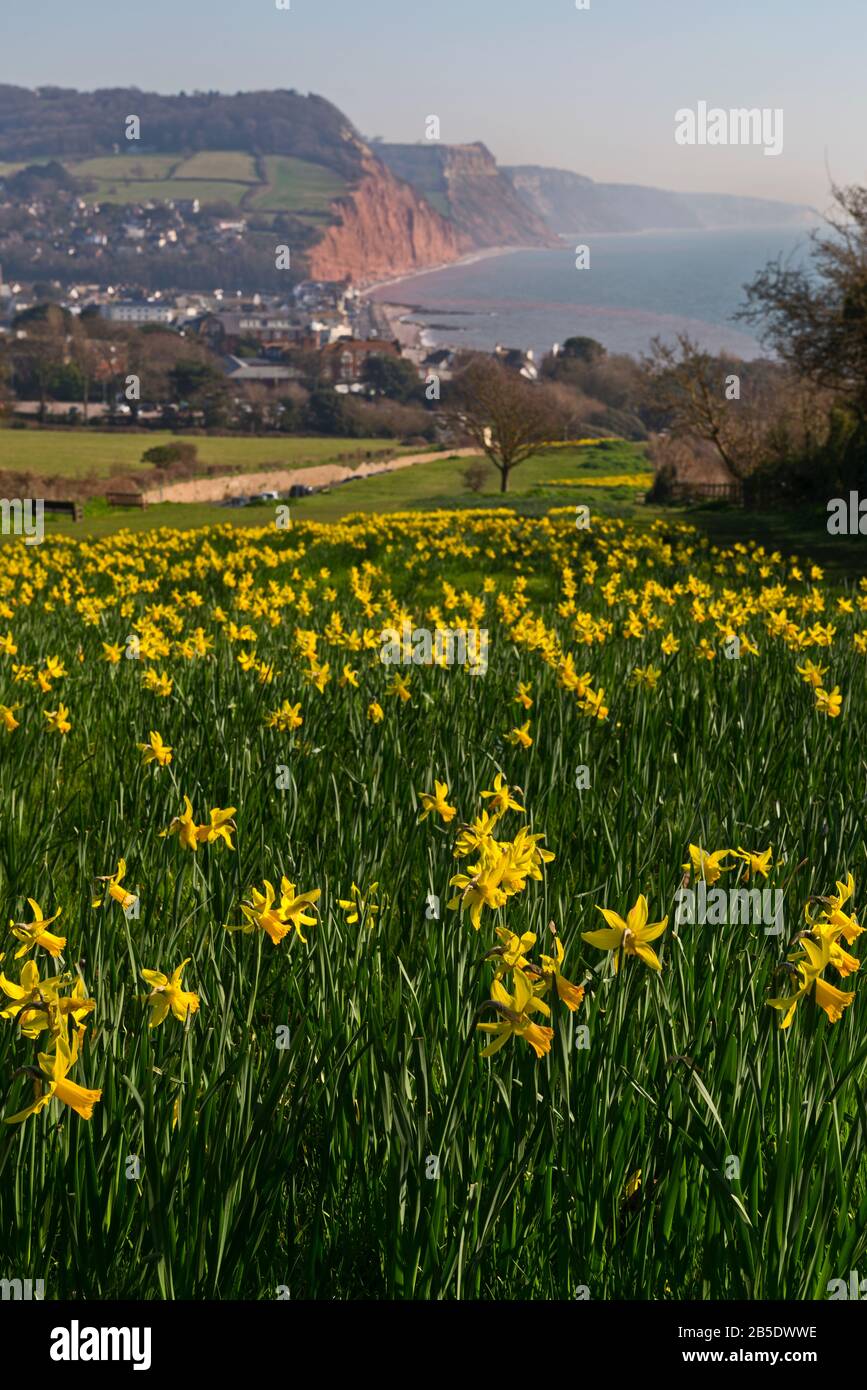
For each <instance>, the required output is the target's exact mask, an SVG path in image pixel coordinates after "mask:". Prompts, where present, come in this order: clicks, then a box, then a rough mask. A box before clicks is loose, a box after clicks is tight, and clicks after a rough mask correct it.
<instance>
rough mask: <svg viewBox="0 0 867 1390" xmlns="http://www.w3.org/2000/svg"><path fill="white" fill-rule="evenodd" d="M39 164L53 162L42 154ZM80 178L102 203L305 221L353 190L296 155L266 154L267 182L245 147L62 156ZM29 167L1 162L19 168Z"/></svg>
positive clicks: (319, 217)
mask: <svg viewBox="0 0 867 1390" xmlns="http://www.w3.org/2000/svg"><path fill="white" fill-rule="evenodd" d="M33 162H34V163H37V164H38V163H47V162H48V156H43V155H40V156H39V157H38V158H35V159H34V161H33ZM60 163H62V164H64V165H65V166H66V167H67V168H68V169H69V171H70V173H72V174H73V175H75V176H76V177H78V178H83V179H93V180H95V181H96V188H95V190H94V191H93V192H92V193H90V194H88V195H87V196H88V197H90V198H91V199H92V200H95V201H99V202H115V203H136V202H146V201H148V200H150V199H153V200H155V201H159V202H164V201H168V200H169V199H174V198H181V199H185V200H192V199H193V198H198V199H199V201H200V202H201V203H202V204H207V203H230V204H231V205H232V206H233V207H248V206H249V207H250V208H251V209H256V210H257V211H263V212H291V213H294V214H296V215H298V216H300V217H301V219H302V220H304V218H305V216H307V217H309V218H310V220H311V221H315V222H317V223H318V222H320V221H322V220H327V217H328V210H329V208H330V205H331V203H332V201H333V200H334V199H335V198H338V197H340V196H341V195H342V194H343V193H345V192H346V191H347V187H348V185H347V183H346V181H345V180H344V179H343V178H341V176H340V175H339V174H337V173H335V172H334V171H333V170H332V169H328V168H326V167H325V166H324V165H321V164H314V163H312V162H311V161H309V160H306V159H297V158H295V157H293V156H290V155H266V156H265V157H264V160H263V164H264V169H265V180H264V181H263V180H262V179H261V178H260V175H259V172H258V168H257V162H256V160H255V159H254V158H253V156H252V155H250V154H246V153H245V152H243V151H241V150H201V151H198V152H197V153H195V154H192V155H185V154H183V153H181V152H178V153H174V154H172V153H168V154H141V155H127V154H118V155H113V156H112V155H103V156H98V157H96V158H93V159H83V160H69V159H64V158H61V159H60ZM19 167H20V168H23V167H24V166H23V165H15V166H13V165H11V164H7V165H0V172H3V171H4V170H5V171H6V172H8V173H13V172H15V169H16V168H19Z"/></svg>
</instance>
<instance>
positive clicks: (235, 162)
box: [172, 150, 259, 183]
mask: <svg viewBox="0 0 867 1390" xmlns="http://www.w3.org/2000/svg"><path fill="white" fill-rule="evenodd" d="M172 177H173V178H176V179H219V180H220V181H223V180H226V179H232V180H234V181H235V182H237V183H258V182H259V177H258V175H257V173H256V161H255V159H254V158H253V156H252V155H251V154H244V152H243V151H242V150H200V151H199V153H198V154H194V155H191V157H190V158H189V159H185V160H184V161H183V163H181V164H178V165H177V167H176V168H175V170H174V173H173V175H172Z"/></svg>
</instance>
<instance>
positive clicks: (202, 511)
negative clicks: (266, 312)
mask: <svg viewBox="0 0 867 1390" xmlns="http://www.w3.org/2000/svg"><path fill="white" fill-rule="evenodd" d="M16 437H17V438H18V439H20V438H21V437H22V435H21V434H20V433H19V432H16ZM31 437H32V438H34V439H35V438H38V437H40V436H37V435H35V434H34V435H33V436H31ZM93 437H94V438H97V436H95V435H94V436H93ZM64 438H76V439H77V442H78V441H80V439H81V436H75V435H73V434H72V433H70V434H69V435H68V436H64ZM147 438H148V439H150V436H147ZM165 438H166V439H167V438H169V436H165ZM3 441H4V436H3V435H2V434H0V458H2V457H3ZM100 442H103V443H104V442H105V441H104V440H101V441H100ZM205 443H207V444H208V446H212V445H213V446H218V447H217V450H216V458H215V457H214V456H212V454H211V453H210V449H209V451H208V452H207V453H205V451H204V450H201V452H202V453H203V456H204V457H205V459H206V462H214V461H218V460H219V461H221V462H225V461H226V459H227V458H228V459H231V460H232V461H233V465H234V466H238V465H239V463H241V462H243V466H245V467H263V466H266V464H267V462H273V461H275V456H274V455H273V454H272V453H270V452H269V447H270V446H269V441H267V440H230V439H211V440H207V441H204V440H203V441H200V444H205ZM287 444H288V445H289V446H290V447H295V446H297V448H298V449H299V451H300V452H301V453H303V454H304V459H303V461H304V462H310V463H313V462H327V461H328V460H329V459H330V458H333V457H335V456H336V455H337V454H339V453H342V452H351V451H352V448H353V446H354V445H355V444H358V445H359V446H360V447H362V448H364V449H365V450H368V449H370V450H377V449H383V446H384V441H383V440H362V441H353V440H344V441H339V440H338V441H328V440H322V439H309V440H291V439H290V440H288V441H287ZM302 446H303V448H302ZM314 446H317V447H319V448H321V451H322V452H321V453H318V454H317V453H315V452H314ZM236 448H237V449H239V450H240V451H241V452H240V455H237V454H236V453H235V452H234V450H235V449H236ZM248 448H249V449H250V452H249V453H247V452H246V451H247V449H248ZM329 449H333V450H334V453H333V454H332V453H330V452H329ZM223 450H225V453H223ZM259 450H261V451H262V452H261V454H260V453H259ZM308 451H309V452H308ZM384 452H385V453H399V452H401V450H399V449H393V448H391V449H389V448H387V447H386V448H385V449H384ZM263 459H264V462H263V461H262V460H263ZM301 461H302V460H301V458H300V457H299V456H298V455H294V454H293V455H289V456H287V457H286V462H289V463H291V464H292V465H293V466H295V465H297V464H298V463H300V462H301ZM469 462H470V460H467V459H459V458H454V457H448V456H446V455H444V456H443V457H442V458H441V459H436V460H434V461H432V462H430V463H426V464H422V465H418V466H414V467H411V468H406V469H400V470H397V471H395V472H390V473H387V474H383V475H381V476H375V477H371V478H368V479H363V480H360V481H358V482H353V483H347V484H342V485H340V486H334V487H332V488H330V489H329V490H327V491H323V492H317V493H315V494H314V495H313V496H311V497H302V498H297V499H293V501H292V504H291V506H292V513H291V514H292V516H293V517H294V518H295V519H296V520H298V521H311V522H320V521H321V522H333V521H338V520H339V519H340V518H342V517H345V516H346V515H348V514H351V513H358V514H359V515H363V516H366V515H376V514H382V515H386V514H388V513H391V512H396V511H404V510H406V511H416V510H422V511H426V512H428V511H433V510H443V509H449V508H455V507H459V508H474V507H488V508H494V509H498V508H501V507H505V508H507V509H509V510H515V511H517V512H518V513H519V514H521V515H524V516H537V517H540V516H544V515H545V514H546V513H547V512H548V511H550V510H551V509H552V508H563V507H564V506H569V507H571V508H573V510H574V508H575V507H577V506H587V507H589V508H590V511H591V516H597V517H607V518H612V517H620V518H623V519H627V520H630V521H632V522H633V523H634V524H635V525H636V526H638V527H644V528H646V527H648V526H651V525H652V524H653V523H654V522H657V521H666V520H668V521H685V522H689V523H690V524H691V525H692V526H694V527H695V528H696V529H697V530H698V531H699V532H701V533H702V534H703V535H705V536H706V537H707V538H708V539H709V540H710V541H712V542H713V543H714V544H719V545H722V546H732V545H735V544H737V543H738V542H740V541H745V540H751V541H753V542H754V543H756V544H762V543H765V544H766V545H767V546H768V548H769V549H770V550H779V551H780V553H781V554H783V555H797V556H800V557H805V556H809V557H810V558H811V559H813V560H814V561H816V562H817V563H819V564H820V565H821V566H823V567H824V568H825V570H826V571H827V573H828V575H829V576H836V577H837V578H840V579H842V578H844V577H845V576H847V575H853V576H860V575H865V574H867V554H865V550H864V546H863V544H862V542H861V538H860V537H858V536H852V537H849V536H829V534H828V530H827V512H826V510H825V509H824V508H822V507H821V506H818V507H815V506H813V507H808V506H804V507H800V508H787V509H777V510H774V511H764V512H761V511H760V512H747V511H744V510H743V509H741V508H737V507H726V506H721V505H720V504H706V505H690V506H679V507H655V506H648V505H647V504H646V503H645V502H644V495H645V493H646V490H647V487H648V478H649V473H648V464H647V459H646V455H645V452H644V448H643V446H642V445H640V444H630V443H628V442H625V441H622V440H618V441H610V442H605V443H604V444H602V445H599V446H594V445H589V446H587V445H584V446H582V447H580V448H572V447H566V448H563V447H562V446H558V447H557V448H555V449H549V450H546V451H544V452H542V453H540V454H538V455H536V456H534V457H533V458H530V459H528V460H527V461H526V462H525V463H523V464H521V465H519V467H518V468H517V469H515V471H514V472H513V474H512V476H511V481H510V487H509V491H508V493H507V494H506V495H505V496H503V495H502V494H501V493H500V491H499V481H498V476H497V474H496V473H495V472H494V471H493V469H490V470H489V472H488V475H487V478H486V481H485V483H484V486H483V488H482V490H481V491H480V492H475V491H472V490H471V489H470V488H469V487H468V486H467V484H466V481H465V474H466V470H467V466H468V463H469ZM7 466H11V465H7ZM102 471H107V472H111V471H113V470H112V469H111V468H108V469H107V470H102ZM273 520H274V505H273V504H269V505H264V506H252V507H245V508H243V509H240V510H237V511H236V510H232V511H228V510H227V509H226V508H223V507H220V506H218V505H216V504H208V503H190V504H177V503H162V504H159V505H157V506H154V507H149V508H147V510H145V511H130V510H129V509H127V508H111V507H108V506H107V505H106V504H105V502H104V501H100V500H96V501H93V502H89V503H88V504H87V506H86V509H85V520H84V522H83V523H78V524H75V523H72V522H68V521H65V520H61V519H58V518H54V517H49V518H46V522H45V524H46V528H47V530H48V531H49V532H50V533H51V534H64V535H70V536H78V537H82V536H95V537H102V536H109V535H112V534H113V533H115V532H117V531H119V530H127V529H129V530H132V531H146V530H150V529H152V528H154V527H157V526H170V527H174V528H178V529H183V530H189V529H192V528H195V527H200V526H209V525H231V526H239V527H244V528H246V527H255V526H267V525H269V524H273Z"/></svg>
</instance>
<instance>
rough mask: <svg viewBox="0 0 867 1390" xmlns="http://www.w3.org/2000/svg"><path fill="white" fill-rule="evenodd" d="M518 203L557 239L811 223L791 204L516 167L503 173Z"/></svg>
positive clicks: (810, 213)
mask: <svg viewBox="0 0 867 1390" xmlns="http://www.w3.org/2000/svg"><path fill="white" fill-rule="evenodd" d="M506 172H507V173H508V174H509V176H510V177H511V180H512V183H513V185H514V187H515V189H516V190H517V192H518V194H519V196H520V197H521V199H522V200H523V201H524V202H525V203H526V205H527V206H528V207H529V208H532V209H533V210H534V211H535V212H536V213H537V214H538V215H539V216H540V217H542V218H543V219H544V221H545V223H546V225H547V226H548V227H549V228H551V229H553V230H554V231H556V232H559V233H561V234H562V235H569V236H571V235H580V234H583V233H585V232H643V231H650V230H654V231H662V230H674V229H677V228H683V227H763V226H789V225H790V226H800V225H804V224H806V223H808V222H810V221H814V220H815V214H814V213H813V211H812V209H810V208H806V207H803V206H802V205H799V204H796V203H777V202H772V201H770V200H768V199H763V198H738V197H734V196H731V195H728V194H712V193H671V192H668V191H667V190H666V189H664V188H649V187H645V186H644V185H642V184H631V183H595V182H594V180H593V179H588V178H585V177H584V176H583V175H582V174H573V173H571V172H570V171H569V170H567V169H544V168H540V167H539V166H537V165H521V166H516V167H514V168H511V169H508V170H507V171H506Z"/></svg>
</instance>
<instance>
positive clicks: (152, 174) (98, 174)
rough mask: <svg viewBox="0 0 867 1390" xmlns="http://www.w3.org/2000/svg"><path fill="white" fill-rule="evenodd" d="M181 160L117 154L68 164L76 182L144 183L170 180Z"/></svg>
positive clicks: (160, 156) (67, 162)
mask: <svg viewBox="0 0 867 1390" xmlns="http://www.w3.org/2000/svg"><path fill="white" fill-rule="evenodd" d="M180 160H181V156H180V155H177V154H117V155H103V156H100V157H98V158H96V159H81V160H75V161H74V162H72V163H70V162H69V161H64V162H65V163H66V167H67V168H68V169H69V172H70V173H71V174H72V175H73V176H74V177H75V178H82V179H99V180H101V181H108V182H127V181H134V182H135V181H139V182H140V181H142V180H151V181H153V180H157V179H167V178H169V177H170V176H171V172H172V170H173V169H174V168H175V167H176V166H177V165H178V164H179V163H180Z"/></svg>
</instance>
